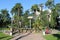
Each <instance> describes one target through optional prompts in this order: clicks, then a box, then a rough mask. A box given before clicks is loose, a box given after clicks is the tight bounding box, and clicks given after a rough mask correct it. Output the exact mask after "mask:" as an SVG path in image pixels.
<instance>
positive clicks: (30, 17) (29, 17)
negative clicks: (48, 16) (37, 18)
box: [28, 16, 33, 29]
mask: <svg viewBox="0 0 60 40" xmlns="http://www.w3.org/2000/svg"><path fill="white" fill-rule="evenodd" d="M32 18H33V16H28V19H29V22H30V29H31V19H32Z"/></svg>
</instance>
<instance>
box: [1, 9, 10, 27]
mask: <svg viewBox="0 0 60 40" xmlns="http://www.w3.org/2000/svg"><path fill="white" fill-rule="evenodd" d="M0 16H1V21H2V26H3V27H4V26H8V25H9V24H10V23H11V18H10V15H9V13H8V11H7V10H6V9H2V10H1V15H0Z"/></svg>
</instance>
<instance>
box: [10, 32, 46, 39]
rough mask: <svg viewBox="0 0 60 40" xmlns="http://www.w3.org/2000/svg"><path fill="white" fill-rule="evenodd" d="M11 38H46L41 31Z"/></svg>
mask: <svg viewBox="0 0 60 40" xmlns="http://www.w3.org/2000/svg"><path fill="white" fill-rule="evenodd" d="M11 40H45V39H44V38H43V36H42V34H41V33H25V34H21V35H18V36H16V37H15V38H13V39H11Z"/></svg>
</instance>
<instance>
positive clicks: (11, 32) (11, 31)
mask: <svg viewBox="0 0 60 40" xmlns="http://www.w3.org/2000/svg"><path fill="white" fill-rule="evenodd" d="M12 26H13V19H12V18H11V26H10V35H11V36H12V34H13V30H12Z"/></svg>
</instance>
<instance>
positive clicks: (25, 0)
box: [0, 0, 60, 13]
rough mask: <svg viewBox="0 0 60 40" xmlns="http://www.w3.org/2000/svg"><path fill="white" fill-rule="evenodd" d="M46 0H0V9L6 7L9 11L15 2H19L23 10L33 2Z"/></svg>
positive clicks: (28, 7) (59, 0) (57, 1)
mask: <svg viewBox="0 0 60 40" xmlns="http://www.w3.org/2000/svg"><path fill="white" fill-rule="evenodd" d="M46 1H47V0H0V10H1V9H7V10H9V13H10V11H11V9H12V7H13V6H14V5H15V4H16V3H21V4H22V6H23V8H24V9H23V10H24V11H25V10H27V9H30V8H31V6H32V5H33V4H40V3H45V2H46ZM55 3H60V0H55Z"/></svg>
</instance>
